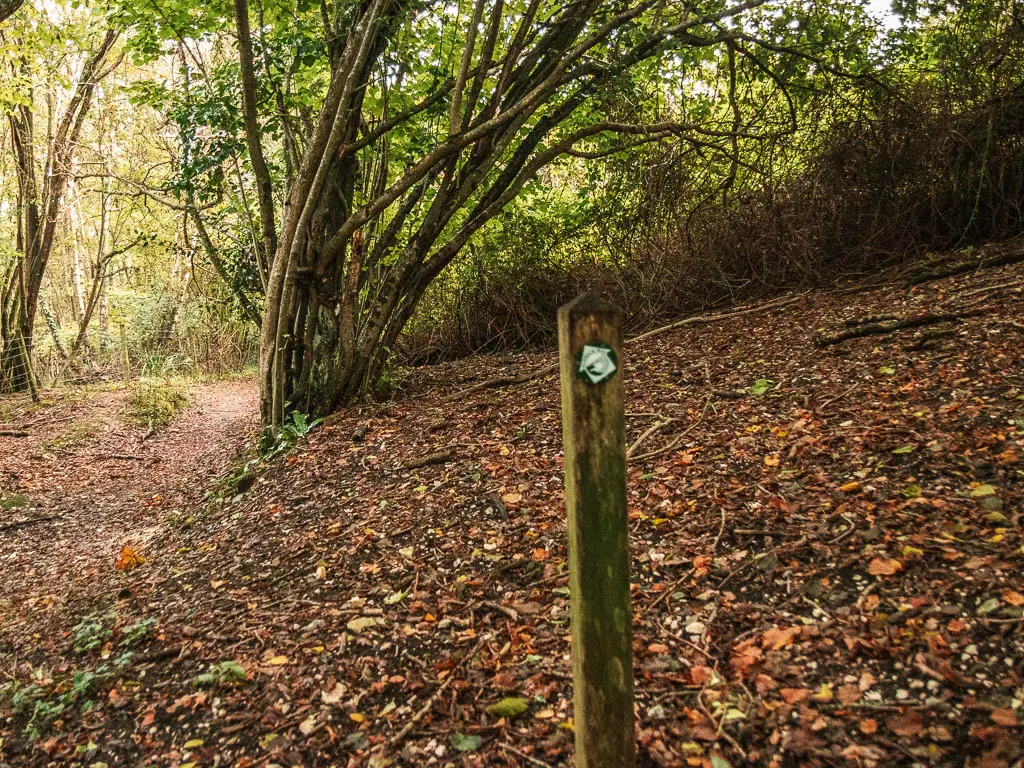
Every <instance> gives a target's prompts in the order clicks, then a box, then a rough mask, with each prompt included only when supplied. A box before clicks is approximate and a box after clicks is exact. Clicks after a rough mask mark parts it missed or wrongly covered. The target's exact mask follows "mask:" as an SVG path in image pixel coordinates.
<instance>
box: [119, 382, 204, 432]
mask: <svg viewBox="0 0 1024 768" xmlns="http://www.w3.org/2000/svg"><path fill="white" fill-rule="evenodd" d="M188 403H189V396H188V392H186V391H185V389H184V388H182V387H180V386H178V385H176V384H173V383H169V382H162V383H160V382H140V383H139V385H138V386H136V387H135V389H134V390H132V394H131V397H130V398H129V400H128V415H129V418H130V419H131V420H132V421H133V422H135V423H136V424H140V425H143V426H148V427H149V428H150V429H158V428H160V427H166V426H167V425H168V424H170V423H171V421H172V420H173V419H174V417H175V416H176V415H177V413H178V411H180V410H182V409H183V408H184V407H185V406H187V405H188Z"/></svg>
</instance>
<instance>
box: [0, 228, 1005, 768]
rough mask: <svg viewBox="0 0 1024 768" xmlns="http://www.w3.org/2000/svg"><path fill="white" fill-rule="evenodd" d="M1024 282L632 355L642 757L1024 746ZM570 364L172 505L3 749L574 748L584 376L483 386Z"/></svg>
mask: <svg viewBox="0 0 1024 768" xmlns="http://www.w3.org/2000/svg"><path fill="white" fill-rule="evenodd" d="M1008 247H1013V248H1017V249H1019V248H1020V245H1019V244H1014V245H1013V246H1008ZM1022 285H1024V265H1022V264H1015V265H1008V266H1001V267H995V268H991V269H985V270H982V271H977V272H972V273H969V274H962V275H958V276H953V277H946V278H942V279H936V280H931V281H928V282H924V283H921V284H919V285H916V286H910V285H908V282H907V281H905V280H901V279H898V278H897V277H896V276H893V277H892V279H891V280H890V282H888V283H887V284H885V285H884V286H881V287H878V288H875V289H873V290H863V289H861V290H846V291H835V292H832V293H828V292H819V293H813V294H807V295H801V296H792V297H790V298H792V299H794V301H792V302H788V303H787V302H783V303H777V304H775V305H773V306H774V308H769V309H764V310H763V311H757V312H751V313H749V314H744V315H739V316H736V317H733V318H731V319H726V320H721V321H718V322H714V323H709V324H693V325H689V326H684V327H681V328H679V329H677V330H674V331H672V332H669V333H663V334H659V335H656V336H654V337H652V338H649V339H646V340H643V341H640V342H638V343H635V344H631V345H628V346H627V350H626V355H625V357H626V360H625V366H626V376H627V379H626V381H627V397H628V402H627V412H628V414H629V415H628V418H627V428H628V432H629V434H628V436H627V439H628V441H629V442H634V441H636V440H637V439H638V438H640V437H641V436H644V437H643V440H642V441H641V442H640V443H639V444H638V445H637V446H636V449H635V451H634V455H635V457H636V458H635V459H634V460H633V461H631V463H630V472H629V499H630V521H631V531H632V546H633V581H634V584H635V589H634V592H633V606H634V635H635V645H634V652H635V664H636V677H637V712H638V719H639V725H638V738H639V743H640V745H641V748H640V752H641V765H645V766H646V765H659V766H683V765H703V766H712V765H714V766H716V767H717V766H724V765H729V764H731V765H733V766H740V765H777V766H786V765H793V766H796V765H806V766H817V765H822V766H824V765H864V766H871V765H880V766H894V765H912V764H915V763H921V764H931V765H937V766H960V765H972V766H1010V765H1019V764H1020V760H1021V759H1022V758H1024V751H1022V747H1021V743H1022V738H1024V729H1022V726H1024V711H1022V699H1024V636H1022V631H1024V619H1022V616H1024V582H1022V580H1021V577H1020V573H1021V567H1022V565H1024V540H1022V537H1021V523H1022V519H1021V511H1022V505H1024V482H1022V480H1024V477H1022V475H1024V462H1022V458H1024V322H1021V309H1022V306H1024V288H1022ZM952 315H955V316H957V317H956V318H950V317H946V316H952ZM923 317H924V318H926V319H925V320H922V319H921V318H923ZM943 317H946V319H941V318H943ZM892 318H897V320H893V319H892ZM908 318H909V319H912V320H916V322H917V325H913V324H912V325H911V326H910V327H907V328H904V329H899V330H888V329H890V327H891V325H892V324H893V323H894V322H898V321H899V320H900V319H908ZM872 329H874V331H876V332H875V333H871V331H872ZM840 333H848V334H850V335H851V336H852V338H849V339H848V340H846V341H842V342H837V343H830V344H828V343H825V342H827V341H829V337H835V336H836V335H838V334H840ZM857 334H862V335H857ZM831 340H832V341H835V339H834V338H833V339H831ZM549 361H550V357H549V356H542V355H540V356H538V355H534V356H527V355H520V356H513V357H506V358H501V359H497V358H495V359H485V360H479V359H477V360H468V361H464V362H461V363H458V364H446V365H443V366H437V367H434V368H430V369H424V370H421V371H419V372H417V373H416V374H414V376H413V377H412V379H410V380H409V381H407V382H406V391H405V393H404V394H403V395H402V396H401V397H399V398H398V399H397V400H396V401H395V402H393V403H391V404H387V405H380V406H365V407H357V408H351V409H349V410H347V411H345V412H343V413H341V414H339V415H338V416H336V417H334V418H332V419H331V420H329V422H328V424H327V425H325V426H324V427H323V428H322V429H320V430H318V431H316V432H315V433H314V434H312V435H311V437H310V439H309V440H308V441H307V442H305V443H303V444H301V445H300V447H299V448H298V449H297V450H296V451H294V452H293V453H292V454H291V455H289V456H287V457H285V458H283V459H281V460H279V461H277V462H275V463H274V464H273V465H272V466H271V467H269V468H268V469H266V471H264V472H262V474H261V475H260V476H259V478H258V480H256V482H255V483H254V484H253V486H252V487H251V488H250V489H248V490H247V491H246V492H245V493H243V494H241V495H239V496H235V497H232V498H216V499H213V500H212V501H211V502H210V503H209V505H208V506H207V508H206V510H205V511H203V512H198V511H197V512H196V513H195V514H194V515H193V516H192V519H185V518H183V516H181V515H178V516H176V517H175V519H174V522H173V525H172V524H171V523H169V524H168V528H167V530H166V532H165V533H164V536H163V539H162V542H160V543H153V544H152V545H151V549H150V551H147V552H145V553H144V554H145V556H146V557H147V559H148V562H147V563H146V564H145V565H143V566H140V567H138V568H136V569H134V570H131V571H128V572H126V573H124V574H122V576H121V578H120V582H119V587H120V591H118V592H111V593H110V594H109V595H108V596H107V598H105V600H104V601H103V602H102V604H101V605H100V606H98V607H97V613H98V614H100V615H104V614H105V618H102V619H101V622H100V623H101V624H104V622H105V624H104V626H106V627H109V628H110V629H111V630H112V634H111V635H110V636H109V637H107V636H104V637H102V638H101V639H100V641H99V642H98V643H97V644H96V647H94V648H92V649H88V650H85V651H84V652H81V653H76V652H74V651H72V650H71V645H72V643H73V642H74V640H75V635H74V633H72V632H71V631H70V630H69V629H68V628H69V627H71V626H72V625H73V624H74V623H75V621H77V619H78V618H79V617H75V616H64V617H55V619H54V620H55V622H57V624H58V625H61V626H63V627H64V628H65V629H64V632H63V633H60V632H57V633H53V634H50V635H47V636H45V637H38V636H36V637H33V636H30V635H21V636H18V637H10V638H7V639H6V641H5V645H6V646H7V647H6V648H0V652H3V653H6V654H8V659H7V660H6V661H5V662H4V664H3V665H2V668H3V669H4V670H5V671H7V672H9V674H10V676H11V677H12V678H17V680H19V681H21V685H22V686H24V685H29V684H32V682H33V679H34V678H33V676H35V685H36V686H37V689H36V690H35V691H33V692H31V695H26V694H25V693H24V691H25V689H24V687H22V688H21V689H20V690H21V692H22V697H21V699H20V700H19V701H18V702H17V704H18V707H17V709H18V713H17V714H12V706H11V699H10V697H9V696H8V697H7V698H6V699H2V700H0V702H2V703H0V714H2V715H3V716H5V719H4V720H3V721H2V722H4V725H3V729H2V730H0V765H11V766H14V765H18V766H20V765H29V764H38V765H45V764H47V763H50V764H59V765H68V764H74V763H75V761H79V762H81V763H82V764H86V765H90V764H98V763H101V762H102V763H105V764H107V765H111V766H112V765H139V764H145V765H161V766H162V765H204V766H205V765H234V766H255V765H274V764H276V765H282V766H284V765H289V766H290V765H296V766H297V765H305V766H314V765H317V766H319V765H324V766H326V765H346V764H347V765H370V766H376V767H377V768H379V767H380V766H386V765H416V766H427V765H438V766H444V765H454V766H485V765H486V766H491V765H494V766H501V765H508V766H526V765H534V766H547V765H551V766H554V765H569V762H570V759H571V753H572V734H571V722H570V718H571V709H572V708H571V688H570V663H569V643H568V624H567V618H568V594H567V589H566V586H565V584H566V579H565V577H564V569H565V558H566V552H565V541H564V525H563V508H562V504H563V495H562V472H561V457H560V446H561V432H560V430H561V426H560V415H559V404H558V387H557V379H556V378H555V377H554V376H546V377H539V378H536V379H533V380H531V381H529V382H527V383H525V384H521V385H519V386H513V387H507V388H496V389H471V388H472V387H473V386H474V385H476V384H478V383H480V382H482V381H485V380H487V379H489V378H491V377H494V376H516V375H519V374H522V373H523V372H525V371H529V370H533V369H535V368H538V367H541V366H543V365H545V364H546V363H548V362H549ZM759 380H761V381H759ZM757 393H761V394H757ZM659 422H660V423H661V426H660V427H658V428H656V429H652V427H654V426H655V425H656V424H658V423H659ZM428 459H429V461H428ZM415 464H422V466H418V467H416V468H410V467H411V465H415ZM224 495H225V496H230V494H224ZM186 517H187V516H186ZM112 567H113V563H111V568H112ZM149 619H152V620H153V621H154V622H155V623H154V625H153V628H152V630H150V631H149V632H148V633H144V632H142V631H140V630H137V629H136V630H134V631H135V632H136V634H137V635H138V636H139V637H140V638H141V639H139V640H138V642H137V643H136V644H135V645H134V646H133V650H134V654H133V656H132V657H131V658H130V659H129V660H126V661H123V664H122V667H121V668H120V669H117V668H116V665H115V660H116V659H117V657H118V656H120V655H121V653H122V652H123V648H122V645H125V647H127V643H125V641H126V640H131V639H133V637H132V636H131V632H129V633H128V635H127V636H126V633H125V630H126V628H129V627H138V622H139V621H140V620H149ZM80 632H81V630H80ZM61 659H66V661H64V662H61V661H60V660H61ZM102 665H106V667H107V669H105V670H104V671H103V672H102V673H101V674H100V675H99V676H98V677H95V678H94V680H95V682H93V679H91V680H90V683H91V687H89V686H87V688H88V690H87V691H86V693H84V694H83V695H81V696H78V697H77V698H76V697H71V698H70V699H69V700H68V702H67V705H66V706H65V707H64V708H63V709H62V710H61V711H60V712H59V713H58V714H57V715H56V717H55V718H52V717H46V716H44V715H45V712H44V713H43V714H39V712H38V703H39V702H43V703H47V702H49V703H53V702H56V701H58V700H59V699H58V697H59V696H60V695H61V693H63V692H67V691H69V690H72V678H71V675H72V674H73V672H74V671H76V670H77V671H78V672H79V674H81V673H82V671H83V670H84V671H92V672H95V671H96V670H97V669H98V668H100V667H101V666H102ZM12 690H13V689H12ZM505 697H521V698H523V699H525V701H526V703H527V704H528V709H527V711H526V712H524V713H523V714H521V715H519V716H517V717H514V718H508V719H501V718H499V717H498V716H497V715H495V714H493V713H490V712H488V707H489V706H490V705H493V704H494V703H496V702H498V701H499V700H501V699H503V698H505ZM86 700H88V701H90V702H91V706H90V708H88V710H87V711H83V709H85V708H84V707H83V702H84V701H86ZM33 713H36V715H37V717H36V722H35V723H32V724H31V725H35V726H38V728H37V730H38V737H37V739H36V740H34V741H33V740H30V739H29V738H28V737H27V736H26V730H25V729H26V726H28V725H30V723H29V719H30V717H31V716H32V714H33ZM48 719H50V720H55V722H49V723H47V722H46V721H47V720H48ZM713 756H714V757H715V758H716V761H714V762H713V761H712V757H713Z"/></svg>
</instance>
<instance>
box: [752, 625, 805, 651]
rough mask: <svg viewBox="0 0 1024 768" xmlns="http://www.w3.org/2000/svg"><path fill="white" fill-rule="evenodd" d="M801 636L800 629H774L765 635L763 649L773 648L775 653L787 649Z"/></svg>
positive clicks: (762, 643) (762, 642)
mask: <svg viewBox="0 0 1024 768" xmlns="http://www.w3.org/2000/svg"><path fill="white" fill-rule="evenodd" d="M799 634H800V627H789V628H788V629H779V628H778V627H772V628H771V629H769V630H768V631H767V632H765V633H764V639H763V640H762V641H761V647H762V648H771V649H772V650H773V651H777V650H779V649H780V648H785V647H786V646H787V645H792V644H793V640H795V639H796V637H797V636H798V635H799Z"/></svg>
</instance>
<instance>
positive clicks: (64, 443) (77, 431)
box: [48, 421, 100, 451]
mask: <svg viewBox="0 0 1024 768" xmlns="http://www.w3.org/2000/svg"><path fill="white" fill-rule="evenodd" d="M99 430H100V425H99V424H98V423H97V422H95V421H80V422H76V423H74V424H72V425H71V426H69V427H68V428H67V429H66V430H64V431H63V432H61V433H60V434H59V435H57V436H56V437H55V438H53V439H52V440H51V441H50V442H49V443H48V446H49V447H50V448H52V449H53V450H56V451H64V450H68V449H70V448H77V447H78V446H80V445H85V444H86V443H88V442H89V441H90V440H91V439H92V438H93V437H94V436H95V435H96V434H97V433H98V432H99Z"/></svg>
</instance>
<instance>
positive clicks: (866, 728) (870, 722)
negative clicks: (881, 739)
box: [860, 717, 878, 736]
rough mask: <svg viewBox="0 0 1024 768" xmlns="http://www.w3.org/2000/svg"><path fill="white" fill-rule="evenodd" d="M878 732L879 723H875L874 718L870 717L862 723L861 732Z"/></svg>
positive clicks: (869, 733)
mask: <svg viewBox="0 0 1024 768" xmlns="http://www.w3.org/2000/svg"><path fill="white" fill-rule="evenodd" d="M877 730H878V723H877V722H875V720H874V718H871V717H868V718H866V719H864V720H861V721H860V732H861V733H865V734H868V735H869V736H870V735H871V734H872V733H875V732H876V731H877Z"/></svg>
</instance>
